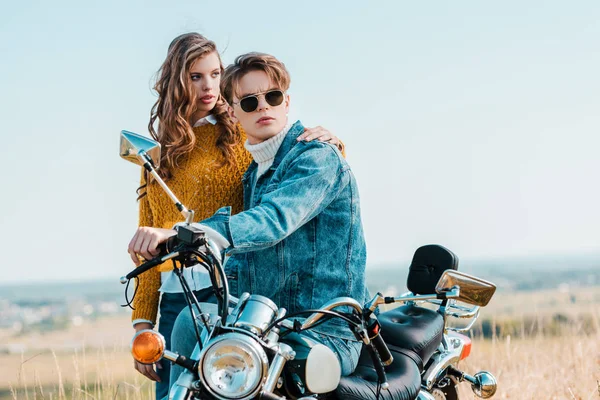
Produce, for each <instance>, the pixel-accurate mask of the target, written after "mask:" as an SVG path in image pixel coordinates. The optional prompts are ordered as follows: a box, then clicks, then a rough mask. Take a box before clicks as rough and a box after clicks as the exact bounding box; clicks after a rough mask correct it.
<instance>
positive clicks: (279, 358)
mask: <svg viewBox="0 0 600 400" xmlns="http://www.w3.org/2000/svg"><path fill="white" fill-rule="evenodd" d="M294 357H296V352H295V351H294V350H293V349H292V348H291V346H289V345H287V344H285V343H279V348H278V350H277V354H275V357H273V362H272V363H271V366H270V367H269V372H268V374H267V379H266V380H265V383H264V385H263V390H262V391H263V392H267V393H273V391H274V390H275V387H276V386H277V381H278V380H279V376H280V375H281V371H283V367H284V366H285V363H286V362H288V361H289V360H293V359H294Z"/></svg>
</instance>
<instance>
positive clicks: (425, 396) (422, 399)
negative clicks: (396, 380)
mask: <svg viewBox="0 0 600 400" xmlns="http://www.w3.org/2000/svg"><path fill="white" fill-rule="evenodd" d="M415 400H435V397H433V396H432V395H431V394H430V393H429V392H426V391H424V389H423V388H421V390H420V391H419V395H418V396H417V398H416V399H415Z"/></svg>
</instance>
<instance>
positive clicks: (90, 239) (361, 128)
mask: <svg viewBox="0 0 600 400" xmlns="http://www.w3.org/2000/svg"><path fill="white" fill-rule="evenodd" d="M88 3H90V2H80V1H55V2H42V1H21V2H15V1H13V2H11V3H9V4H3V6H2V17H0V20H1V22H0V54H1V57H2V60H1V62H0V93H1V94H2V95H1V96H0V121H1V127H2V128H1V129H0V135H1V139H2V146H1V147H0V169H1V171H2V177H3V179H2V183H1V187H2V189H1V193H2V195H0V222H1V226H2V231H1V233H0V240H1V243H2V245H1V248H2V258H3V260H2V262H1V263H0V265H1V266H0V268H1V273H2V278H1V280H2V281H3V282H6V281H24V280H45V279H52V280H54V279H75V280H76V279H87V278H92V277H115V278H116V277H118V276H120V275H122V274H123V272H125V271H127V270H128V269H129V268H130V267H131V265H130V261H129V258H128V256H127V253H126V246H127V243H128V241H129V238H130V237H131V236H132V235H133V233H134V230H135V227H136V222H137V221H136V220H137V205H136V202H135V189H136V187H137V186H138V177H139V170H138V168H137V167H135V166H134V165H132V164H129V163H127V162H125V161H123V160H121V159H120V158H119V157H118V154H117V148H118V135H119V131H120V130H121V129H128V130H132V131H136V132H139V133H146V125H147V120H148V115H149V110H150V107H151V105H152V104H153V102H154V101H155V98H154V96H153V94H152V92H151V90H150V87H151V84H152V81H153V76H154V73H155V72H156V70H157V69H158V67H159V66H160V64H161V62H162V60H163V59H164V56H165V54H166V48H167V46H168V44H169V42H170V41H171V40H172V38H173V37H175V36H176V35H178V34H180V33H183V32H186V31H191V30H195V31H199V32H201V33H202V34H205V35H206V36H208V37H209V38H211V39H213V40H215V41H216V42H217V45H218V46H219V48H220V49H221V50H222V54H223V59H224V62H225V63H226V64H227V63H229V62H231V61H232V60H233V58H234V57H235V56H236V55H238V54H240V53H243V52H247V51H253V50H254V51H263V52H270V53H272V54H274V55H276V56H277V57H279V58H280V59H281V60H282V61H284V62H285V63H286V65H287V66H288V68H289V70H290V72H291V74H292V87H291V90H290V94H291V96H292V104H291V107H292V110H293V111H292V117H294V118H300V119H301V120H302V121H303V122H304V124H305V125H308V126H311V125H322V126H325V127H327V128H328V129H330V130H331V131H333V132H334V133H335V134H337V135H338V136H339V137H340V138H342V140H343V141H344V142H345V143H346V146H347V151H348V160H349V162H350V163H351V165H352V168H353V170H354V172H355V174H356V176H357V179H358V182H359V187H360V190H361V198H362V210H363V221H364V225H365V230H366V235H367V244H368V256H369V265H370V266H371V267H376V265H378V264H381V263H384V262H385V263H387V262H396V261H397V262H399V265H400V266H401V267H405V265H406V264H405V263H404V261H405V260H407V259H410V257H411V256H412V253H413V251H414V249H415V248H416V247H418V246H419V245H421V244H425V243H441V244H444V245H446V246H447V247H450V248H451V249H453V250H454V251H455V252H456V253H457V254H459V256H461V258H462V259H463V260H464V259H473V258H483V257H494V258H498V257H504V256H515V255H541V254H569V253H578V252H587V253H594V252H600V185H599V182H598V181H599V179H598V178H599V176H600V156H599V154H600V153H599V149H600V136H599V133H600V113H599V110H600V80H599V78H598V77H599V73H598V71H600V3H599V2H597V1H591V0H590V1H578V2H568V3H567V2H563V1H531V2H522V1H502V2H482V1H461V2H442V1H438V2H433V1H432V2H415V1H413V2H403V1H387V2H386V1H383V2H373V3H372V4H376V6H374V5H372V6H368V5H367V4H366V2H364V1H355V2H351V1H330V2H329V1H302V2H295V3H293V5H292V3H291V2H283V1H263V2H258V3H257V2H248V1H231V2H227V3H222V2H204V1H174V2H164V1H127V2H122V1H112V0H111V1H102V2H95V3H94V4H95V5H91V4H88ZM224 4H226V6H225V5H224Z"/></svg>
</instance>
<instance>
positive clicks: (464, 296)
mask: <svg viewBox="0 0 600 400" xmlns="http://www.w3.org/2000/svg"><path fill="white" fill-rule="evenodd" d="M455 286H458V287H460V288H461V293H460V300H461V301H463V302H465V303H469V304H473V305H476V306H486V305H487V304H488V303H489V302H490V300H491V298H492V297H493V296H494V293H495V292H496V285H494V284H493V283H492V282H489V281H486V280H484V279H481V278H477V277H476V276H473V275H469V274H465V273H464V272H459V271H455V270H451V269H447V270H445V271H444V273H443V274H442V276H441V277H440V280H439V281H438V283H437V284H436V286H435V290H436V292H438V293H439V292H440V291H443V290H444V289H449V288H452V287H455Z"/></svg>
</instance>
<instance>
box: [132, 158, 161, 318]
mask: <svg viewBox="0 0 600 400" xmlns="http://www.w3.org/2000/svg"><path fill="white" fill-rule="evenodd" d="M145 184H146V180H145V176H144V169H142V179H141V185H140V186H143V185H145ZM146 190H147V188H146ZM153 222H154V221H153V220H152V210H151V208H150V203H149V202H148V196H147V195H146V196H144V197H142V198H141V199H140V200H139V224H138V225H139V226H154V223H153ZM159 288H160V271H159V270H158V268H152V269H150V270H149V271H146V272H144V273H143V274H141V275H140V276H139V280H138V283H137V287H136V293H135V298H134V300H133V308H134V310H133V312H132V313H131V320H132V321H135V320H139V319H143V320H148V321H152V323H154V324H155V323H156V315H157V314H158V302H159V297H160V293H159V292H158V289H159Z"/></svg>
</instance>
